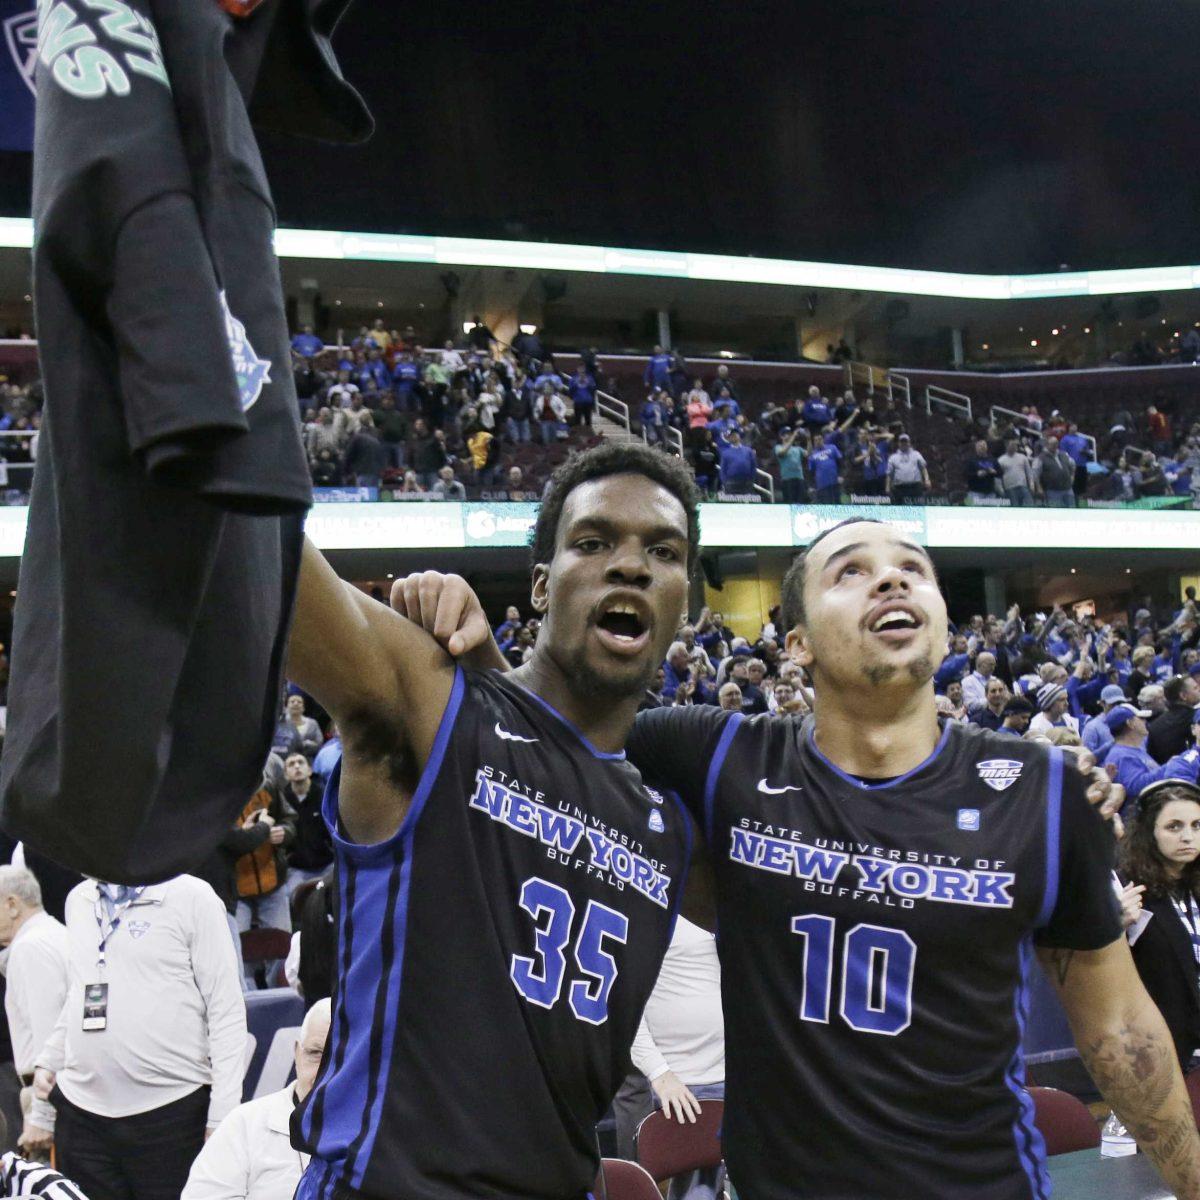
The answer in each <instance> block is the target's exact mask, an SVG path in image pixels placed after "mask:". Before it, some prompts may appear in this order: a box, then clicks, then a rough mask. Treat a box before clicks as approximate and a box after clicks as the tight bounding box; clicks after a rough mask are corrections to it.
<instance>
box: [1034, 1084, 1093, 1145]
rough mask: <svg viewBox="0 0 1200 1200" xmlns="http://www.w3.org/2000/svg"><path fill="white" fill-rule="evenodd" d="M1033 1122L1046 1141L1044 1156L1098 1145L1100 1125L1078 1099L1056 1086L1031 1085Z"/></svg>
mask: <svg viewBox="0 0 1200 1200" xmlns="http://www.w3.org/2000/svg"><path fill="white" fill-rule="evenodd" d="M1029 1095H1030V1096H1031V1097H1032V1098H1033V1108H1034V1116H1033V1120H1034V1124H1035V1125H1036V1126H1037V1127H1038V1132H1039V1133H1041V1135H1042V1137H1043V1138H1044V1139H1045V1142H1046V1153H1047V1154H1048V1155H1055V1154H1070V1153H1072V1152H1073V1151H1075V1150H1091V1149H1092V1148H1094V1147H1096V1146H1098V1145H1100V1126H1099V1125H1097V1124H1096V1121H1095V1118H1094V1117H1093V1116H1092V1114H1091V1113H1090V1112H1088V1110H1087V1105H1086V1104H1084V1103H1083V1101H1082V1100H1078V1099H1076V1098H1075V1097H1074V1096H1072V1095H1071V1093H1070V1092H1060V1091H1059V1090H1058V1088H1047V1087H1031V1088H1030V1089H1029Z"/></svg>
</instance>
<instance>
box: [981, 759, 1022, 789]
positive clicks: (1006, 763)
mask: <svg viewBox="0 0 1200 1200" xmlns="http://www.w3.org/2000/svg"><path fill="white" fill-rule="evenodd" d="M1024 765H1025V764H1024V763H1023V762H1021V761H1020V759H1016V758H985V759H984V760H983V762H980V763H976V764H975V770H976V771H978V772H979V778H980V779H982V780H983V782H984V783H986V784H987V785H988V787H990V788H991V789H992V791H994V792H1006V791H1008V789H1009V788H1010V787H1012V785H1013V784H1014V783H1016V782H1017V780H1018V779H1020V778H1021V770H1022V768H1023V767H1024Z"/></svg>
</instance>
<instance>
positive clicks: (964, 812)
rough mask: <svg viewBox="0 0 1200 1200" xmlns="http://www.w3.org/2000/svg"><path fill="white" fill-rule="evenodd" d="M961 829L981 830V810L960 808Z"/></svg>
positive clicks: (959, 823) (959, 822)
mask: <svg viewBox="0 0 1200 1200" xmlns="http://www.w3.org/2000/svg"><path fill="white" fill-rule="evenodd" d="M958 827H959V829H969V830H972V831H974V830H977V829H978V828H979V809H977V808H960V809H959V810H958Z"/></svg>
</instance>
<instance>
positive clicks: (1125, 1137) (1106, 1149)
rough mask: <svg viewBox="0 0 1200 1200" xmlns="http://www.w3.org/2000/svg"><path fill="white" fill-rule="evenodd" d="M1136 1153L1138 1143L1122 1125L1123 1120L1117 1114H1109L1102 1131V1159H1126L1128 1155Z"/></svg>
mask: <svg viewBox="0 0 1200 1200" xmlns="http://www.w3.org/2000/svg"><path fill="white" fill-rule="evenodd" d="M1136 1153H1137V1142H1135V1141H1134V1140H1133V1134H1131V1133H1130V1132H1129V1130H1128V1129H1126V1128H1125V1126H1124V1125H1122V1124H1121V1118H1120V1117H1118V1116H1117V1114H1116V1113H1109V1115H1108V1120H1107V1121H1105V1122H1104V1128H1103V1129H1102V1130H1101V1131H1100V1157H1101V1158H1124V1157H1125V1156H1126V1155H1127V1154H1136Z"/></svg>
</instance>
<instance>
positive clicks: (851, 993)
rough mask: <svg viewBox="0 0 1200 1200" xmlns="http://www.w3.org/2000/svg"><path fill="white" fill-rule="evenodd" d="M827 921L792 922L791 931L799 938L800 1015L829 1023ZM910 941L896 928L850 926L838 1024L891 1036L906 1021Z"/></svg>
mask: <svg viewBox="0 0 1200 1200" xmlns="http://www.w3.org/2000/svg"><path fill="white" fill-rule="evenodd" d="M834 924H835V922H834V919H833V918H832V917H823V916H817V915H815V914H810V915H808V916H803V917H793V918H792V932H793V933H796V934H799V935H800V936H801V937H802V938H803V939H804V989H803V992H802V994H801V999H800V1016H801V1019H803V1020H805V1021H815V1022H817V1023H818V1024H821V1025H828V1024H829V1006H830V1002H831V999H832V992H833V949H834V947H833V935H834ZM916 963H917V947H916V943H915V942H914V941H913V940H912V938H910V937H909V936H908V934H907V933H905V932H904V931H903V930H902V929H885V928H883V927H882V926H880V925H855V927H854V928H853V929H851V930H850V932H849V933H847V934H846V936H845V938H844V939H843V940H842V994H841V997H840V1000H839V1003H838V1007H839V1010H840V1011H841V1015H842V1020H844V1021H845V1022H846V1024H847V1025H849V1026H850V1027H851V1028H852V1029H857V1030H858V1031H859V1032H860V1033H882V1034H886V1035H887V1036H888V1037H895V1036H896V1034H898V1033H903V1032H904V1030H906V1029H907V1028H908V1027H909V1025H910V1024H911V1022H912V987H913V970H914V968H915V967H916Z"/></svg>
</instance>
